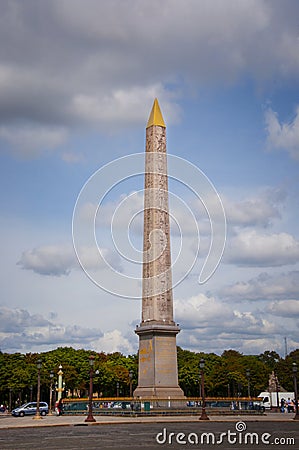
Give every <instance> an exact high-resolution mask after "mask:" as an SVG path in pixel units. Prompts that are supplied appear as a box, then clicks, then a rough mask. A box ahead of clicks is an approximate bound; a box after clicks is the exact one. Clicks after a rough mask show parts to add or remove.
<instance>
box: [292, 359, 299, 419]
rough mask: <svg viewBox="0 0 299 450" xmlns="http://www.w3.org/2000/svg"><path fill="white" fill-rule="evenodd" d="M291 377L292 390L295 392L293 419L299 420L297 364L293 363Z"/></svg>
mask: <svg viewBox="0 0 299 450" xmlns="http://www.w3.org/2000/svg"><path fill="white" fill-rule="evenodd" d="M293 377H294V392H295V417H294V420H299V411H298V387H297V364H296V363H295V362H294V363H293Z"/></svg>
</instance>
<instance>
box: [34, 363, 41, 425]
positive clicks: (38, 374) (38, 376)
mask: <svg viewBox="0 0 299 450" xmlns="http://www.w3.org/2000/svg"><path fill="white" fill-rule="evenodd" d="M36 367H37V395H36V414H35V416H34V417H33V419H37V420H39V419H42V416H41V415H40V410H39V403H40V370H41V368H42V361H41V360H40V359H38V360H37V363H36Z"/></svg>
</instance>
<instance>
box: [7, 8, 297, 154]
mask: <svg viewBox="0 0 299 450" xmlns="http://www.w3.org/2000/svg"><path fill="white" fill-rule="evenodd" d="M128 5H129V6H128ZM297 15H298V5H296V3H295V2H289V1H288V2H287V6H285V2H284V4H283V5H282V4H280V3H279V2H267V1H258V0H251V1H242V2H240V1H237V0H231V1H229V2H223V1H220V0H215V1H214V2H209V1H207V0H203V1H201V2H198V1H197V0H188V2H187V4H186V3H185V2H180V1H176V2H175V7H174V2H173V1H172V0H164V1H163V6H161V2H160V1H159V0H153V1H152V2H151V3H150V5H149V4H147V3H146V2H142V3H141V2H139V1H136V0H130V1H129V3H127V2H122V1H121V0H117V1H110V2H98V1H95V0H86V1H85V2H82V1H76V0H73V1H68V0H65V1H61V0H59V1H58V0H54V1H51V2H43V3H42V4H41V5H40V7H39V8H38V9H37V8H36V5H35V2H34V1H32V0H28V1H26V7H25V5H24V4H23V3H22V2H14V3H13V6H11V5H10V4H9V3H7V4H4V5H2V14H1V18H0V30H1V31H0V40H1V42H4V43H5V45H4V46H2V47H1V50H0V60H1V65H0V119H1V122H2V123H3V124H5V125H3V127H4V128H3V129H2V137H3V138H4V139H7V140H8V141H9V142H10V143H11V144H12V145H14V146H17V147H18V149H19V151H22V152H24V153H25V154H27V155H29V154H31V155H34V154H36V152H37V151H42V150H43V149H44V148H54V147H57V146H60V145H61V143H63V142H64V140H65V139H66V137H67V132H66V130H69V129H70V128H71V127H78V126H80V127H86V126H91V127H93V128H96V129H100V130H102V131H103V130H104V131H107V130H109V131H111V130H113V129H114V130H117V129H119V128H121V125H135V124H141V123H144V122H145V121H146V118H147V115H148V111H149V108H150V106H151V104H152V101H153V98H154V97H155V96H158V97H159V98H160V99H161V101H162V102H163V113H164V114H165V118H166V121H167V122H168V123H173V122H175V121H177V120H179V117H180V108H179V106H178V100H179V98H180V97H181V96H184V95H185V92H184V90H185V89H186V86H187V85H188V88H187V89H189V87H190V85H191V86H192V89H194V87H195V89H196V88H197V87H198V86H200V85H202V84H207V83H208V84H209V83H213V82H220V83H231V82H232V81H234V80H235V79H238V78H240V77H241V76H242V75H243V74H244V73H245V72H247V74H248V73H249V74H250V75H251V76H252V77H253V78H254V79H256V80H257V81H258V82H263V81H265V80H266V81H268V80H269V79H270V80H271V79H273V78H274V77H275V79H276V78H277V77H279V78H286V79H288V78H289V77H294V76H295V77H296V76H298V73H299V58H298V51H297V50H298V30H297V21H296V20H294V18H295V17H297ZM41 23H42V24H43V26H42V28H41V26H40V24H41ZM32 24H34V26H33V25H32ZM66 55H67V57H66ZM24 123H25V124H28V123H30V124H34V125H32V126H30V128H31V130H30V131H28V130H24ZM296 123H297V122H296ZM17 124H20V130H17V131H16V133H13V127H15V128H18V126H19V125H17ZM25 128H26V127H25ZM295 129H297V125H294V126H293V127H291V128H290V129H288V130H287V132H286V133H284V134H287V135H289V136H290V135H291V134H296V136H297V132H296V133H294V130H295ZM13 134H14V135H15V136H13ZM23 138H24V139H23ZM22 140H23V144H22V145H21V146H20V142H21V141H22ZM26 141H27V142H26ZM290 141H292V144H289V145H292V146H293V143H294V142H295V141H296V142H297V137H296V138H290ZM25 144H26V145H25ZM40 147H41V148H40ZM294 154H297V151H295V150H294Z"/></svg>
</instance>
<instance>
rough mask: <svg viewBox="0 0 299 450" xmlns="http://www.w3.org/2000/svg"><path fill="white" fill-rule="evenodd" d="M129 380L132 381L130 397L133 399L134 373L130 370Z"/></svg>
mask: <svg viewBox="0 0 299 450" xmlns="http://www.w3.org/2000/svg"><path fill="white" fill-rule="evenodd" d="M129 379H130V397H133V384H132V381H133V371H132V370H130V372H129Z"/></svg>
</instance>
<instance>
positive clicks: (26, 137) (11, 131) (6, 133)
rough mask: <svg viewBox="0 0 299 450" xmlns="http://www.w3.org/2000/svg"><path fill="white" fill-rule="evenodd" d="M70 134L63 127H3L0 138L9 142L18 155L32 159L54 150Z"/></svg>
mask: <svg viewBox="0 0 299 450" xmlns="http://www.w3.org/2000/svg"><path fill="white" fill-rule="evenodd" d="M67 137H68V132H67V130H66V129H65V128H62V127H48V126H40V125H26V126H15V125H14V126H2V127H1V128H0V138H1V139H4V140H5V141H7V142H8V143H9V144H10V145H11V146H12V147H13V149H14V151H16V152H17V153H18V154H20V155H22V156H25V157H31V156H36V155H38V154H40V153H42V152H43V151H45V150H52V149H54V148H56V147H59V146H60V145H62V144H64V142H66V140H67Z"/></svg>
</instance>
